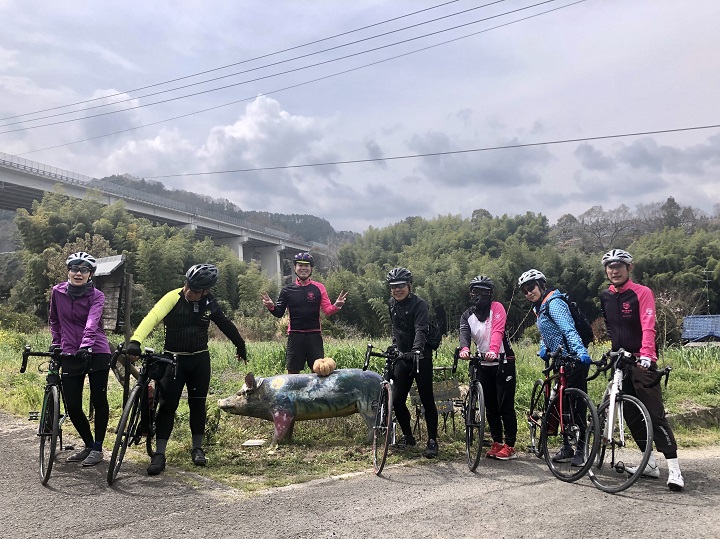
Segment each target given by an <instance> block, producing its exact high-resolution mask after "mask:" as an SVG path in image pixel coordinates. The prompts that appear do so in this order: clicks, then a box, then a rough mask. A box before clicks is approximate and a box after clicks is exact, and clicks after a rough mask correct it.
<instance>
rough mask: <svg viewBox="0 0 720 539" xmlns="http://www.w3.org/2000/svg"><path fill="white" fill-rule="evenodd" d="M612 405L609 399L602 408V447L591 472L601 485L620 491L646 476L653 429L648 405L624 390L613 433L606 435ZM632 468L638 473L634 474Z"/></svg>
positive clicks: (605, 489)
mask: <svg viewBox="0 0 720 539" xmlns="http://www.w3.org/2000/svg"><path fill="white" fill-rule="evenodd" d="M610 404H611V403H610V401H609V400H606V401H605V402H603V403H602V404H601V405H600V407H599V408H598V418H599V419H600V438H601V440H600V448H599V449H598V453H597V457H596V458H595V462H594V464H593V466H592V467H591V468H590V471H589V474H590V480H591V481H592V482H593V484H594V485H595V486H596V487H597V488H599V489H600V490H602V491H604V492H610V493H616V492H621V491H623V490H625V489H626V488H628V487H630V486H632V484H633V483H635V481H637V480H638V479H639V478H640V476H641V475H642V471H643V470H644V469H645V466H646V465H647V463H648V460H649V459H650V453H652V442H653V431H652V421H651V420H650V413H649V412H648V411H647V408H646V407H645V405H644V404H643V403H642V402H640V400H639V399H637V398H636V397H633V396H632V395H625V394H622V393H621V394H619V395H618V396H617V398H616V399H615V414H614V417H613V425H612V432H611V434H610V437H609V438H606V435H607V434H608V432H607V418H608V415H609V414H608V412H609V411H610ZM641 448H644V449H641ZM628 468H633V469H634V470H635V473H632V474H631V473H630V472H629V471H628Z"/></svg>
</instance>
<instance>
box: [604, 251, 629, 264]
mask: <svg viewBox="0 0 720 539" xmlns="http://www.w3.org/2000/svg"><path fill="white" fill-rule="evenodd" d="M632 261H633V257H632V256H631V255H630V253H628V252H627V251H623V250H622V249H612V250H610V251H608V252H607V253H605V254H604V255H603V257H602V265H603V267H606V266H607V265H608V264H610V263H611V262H623V263H624V264H632Z"/></svg>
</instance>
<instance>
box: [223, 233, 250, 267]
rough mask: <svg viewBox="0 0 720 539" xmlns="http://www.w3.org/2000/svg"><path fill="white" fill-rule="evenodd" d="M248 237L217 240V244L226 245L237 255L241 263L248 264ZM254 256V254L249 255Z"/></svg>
mask: <svg viewBox="0 0 720 539" xmlns="http://www.w3.org/2000/svg"><path fill="white" fill-rule="evenodd" d="M248 239H249V238H248V237H247V236H232V237H230V238H217V239H216V240H215V243H217V244H218V245H226V246H227V247H229V248H230V250H231V251H232V252H233V253H235V254H236V255H237V257H238V259H239V260H240V261H241V262H248V260H246V259H245V248H244V244H246V243H247V242H248ZM248 254H252V253H248Z"/></svg>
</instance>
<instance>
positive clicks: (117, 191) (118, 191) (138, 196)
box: [0, 152, 306, 243]
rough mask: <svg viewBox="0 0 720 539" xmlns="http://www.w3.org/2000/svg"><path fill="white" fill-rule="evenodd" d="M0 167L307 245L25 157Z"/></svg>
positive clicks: (9, 158)
mask: <svg viewBox="0 0 720 539" xmlns="http://www.w3.org/2000/svg"><path fill="white" fill-rule="evenodd" d="M0 166H4V167H8V168H14V169H17V170H24V171H27V172H30V173H33V174H37V175H40V176H45V177H47V178H52V179H53V180H57V181H59V182H62V183H69V184H72V185H80V186H83V187H89V188H91V189H97V190H98V191H101V192H104V193H107V194H111V195H117V196H120V197H122V198H127V199H130V200H135V201H137V202H144V203H146V204H152V205H155V206H158V207H161V208H167V209H171V210H175V211H180V212H183V213H187V214H190V215H197V216H199V217H205V218H207V219H213V220H215V221H220V222H223V223H228V224H232V225H236V226H240V227H243V228H247V229H248V230H253V231H255V232H261V233H263V234H267V235H269V236H274V237H278V238H282V239H285V240H294V241H300V242H301V243H306V242H303V241H302V240H297V239H295V238H293V236H292V235H291V234H288V233H287V232H282V231H280V230H275V229H272V228H269V227H266V226H263V225H257V224H255V223H251V222H250V221H246V220H245V219H238V218H235V217H231V216H229V215H223V214H222V213H217V212H214V211H210V210H205V209H203V208H198V207H196V206H191V205H190V204H185V203H184V202H177V201H175V200H172V199H167V198H163V197H160V196H158V195H153V194H150V193H144V192H142V191H140V190H137V189H132V188H130V187H124V186H122V185H116V184H114V183H112V182H108V181H106V180H99V179H97V178H91V177H90V176H85V175H83V174H77V173H75V172H70V171H68V170H63V169H61V168H57V167H51V166H49V165H45V164H43V163H38V162H36V161H30V160H28V159H23V158H22V157H17V156H16V155H11V154H7V153H4V152H0Z"/></svg>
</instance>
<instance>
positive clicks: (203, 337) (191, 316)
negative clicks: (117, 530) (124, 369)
mask: <svg viewBox="0 0 720 539" xmlns="http://www.w3.org/2000/svg"><path fill="white" fill-rule="evenodd" d="M185 277H186V282H185V286H183V287H182V288H177V289H175V290H171V291H170V292H168V293H167V294H165V295H164V296H163V297H162V298H161V299H160V301H158V302H157V303H156V304H155V306H154V307H153V308H152V310H151V311H150V312H149V313H148V314H147V315H146V316H145V318H144V319H143V321H142V322H141V323H140V325H139V326H138V328H137V330H136V331H135V333H134V334H133V336H132V338H131V340H130V343H129V345H128V348H127V352H128V354H129V355H132V356H138V355H140V352H141V350H142V347H141V345H142V342H143V340H145V338H146V337H147V336H148V334H149V333H150V332H151V331H152V330H153V328H155V326H156V325H158V324H159V323H160V322H161V321H162V322H163V323H164V324H165V353H166V354H177V356H178V365H177V376H176V377H175V378H173V373H172V372H171V370H170V369H168V371H167V372H166V373H165V376H164V377H163V378H162V379H161V380H160V384H161V386H162V399H161V402H160V406H159V408H158V413H157V420H156V438H157V450H156V452H155V454H154V455H153V457H152V461H151V462H150V466H148V469H147V472H148V475H158V474H159V473H160V472H162V471H163V470H164V469H165V449H166V447H167V442H168V439H169V438H170V434H171V433H172V429H173V426H174V422H175V411H176V410H177V407H178V405H179V403H180V396H181V395H182V390H183V387H184V386H187V393H188V408H189V409H190V432H191V433H192V451H191V456H192V460H193V463H194V464H195V465H196V466H205V464H206V463H207V459H206V458H205V452H204V451H203V449H202V443H203V436H204V434H205V422H206V418H207V412H206V409H205V401H206V399H207V394H208V389H209V387H210V352H209V351H208V329H209V327H210V321H213V322H214V323H215V325H217V327H218V328H219V329H220V331H222V332H223V333H224V334H225V335H226V336H227V338H228V339H230V340H231V341H232V343H233V344H234V345H235V347H236V352H237V359H238V361H239V360H243V361H247V352H246V349H245V341H244V340H243V338H242V337H241V336H240V332H239V331H238V329H237V328H236V327H235V325H234V324H233V323H232V322H231V321H230V319H228V318H227V316H225V314H224V313H223V311H222V309H221V308H220V306H219V305H218V304H217V301H215V298H214V297H213V295H212V294H211V293H210V288H211V287H212V286H213V285H214V284H215V283H216V282H217V280H218V269H217V267H215V266H213V265H212V264H196V265H194V266H193V267H191V268H190V269H189V270H188V271H187V274H186V275H185Z"/></svg>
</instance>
